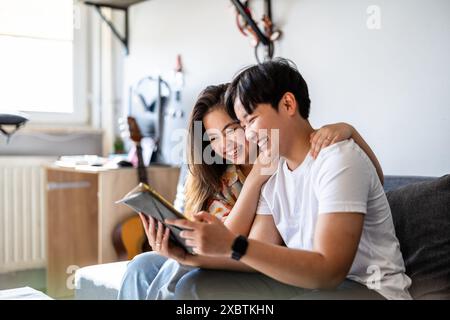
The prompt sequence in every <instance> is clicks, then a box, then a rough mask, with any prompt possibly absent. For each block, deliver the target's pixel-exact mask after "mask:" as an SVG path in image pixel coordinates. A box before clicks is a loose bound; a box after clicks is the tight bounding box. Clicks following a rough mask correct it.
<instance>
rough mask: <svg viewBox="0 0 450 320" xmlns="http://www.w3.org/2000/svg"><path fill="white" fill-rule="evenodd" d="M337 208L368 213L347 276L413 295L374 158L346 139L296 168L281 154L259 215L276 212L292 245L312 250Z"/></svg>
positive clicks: (383, 290) (388, 292)
mask: <svg viewBox="0 0 450 320" xmlns="http://www.w3.org/2000/svg"><path fill="white" fill-rule="evenodd" d="M333 212H360V213H363V214H365V217H364V225H363V231H362V235H361V240H360V243H359V246H358V251H357V253H356V256H355V259H354V261H353V264H352V266H351V269H350V272H349V273H348V275H347V278H348V279H350V280H353V281H356V282H359V283H362V284H364V285H366V286H367V287H368V288H371V289H374V290H376V291H377V292H378V293H380V294H381V295H383V296H384V297H385V298H388V299H411V296H410V294H409V292H408V288H409V286H410V285H411V279H410V278H409V277H408V276H407V275H406V274H405V265H404V262H403V258H402V254H401V252H400V245H399V242H398V239H397V237H396V236H395V229H394V224H393V221H392V216H391V210H390V208H389V204H388V201H387V198H386V195H385V193H384V190H383V187H382V185H381V183H380V180H379V179H378V176H377V173H376V170H375V167H374V166H373V164H372V162H371V161H370V159H369V158H368V157H367V155H366V154H365V153H364V151H362V150H361V148H360V147H359V146H358V145H357V144H356V143H355V142H354V141H353V140H351V139H350V140H346V141H342V142H339V143H336V144H333V145H331V146H329V147H327V148H324V149H323V150H321V151H320V153H319V155H318V157H317V159H316V160H314V159H313V158H312V157H311V156H310V155H309V154H308V155H307V156H306V158H305V160H304V161H303V163H302V164H301V165H300V166H298V167H297V168H296V169H295V170H292V171H291V170H289V168H288V166H287V164H286V161H285V160H284V159H281V161H280V163H279V166H278V169H277V171H276V173H275V174H274V175H273V176H272V177H270V179H269V180H268V181H267V182H266V184H265V185H264V187H263V189H262V191H261V197H260V200H259V204H258V209H257V213H258V214H272V215H273V218H274V221H275V224H276V226H277V229H278V231H279V232H280V235H281V237H282V238H283V240H284V242H285V244H286V245H287V246H288V247H289V248H294V249H302V250H310V251H312V250H313V240H314V230H315V226H316V221H317V218H318V216H319V215H321V214H327V213H333Z"/></svg>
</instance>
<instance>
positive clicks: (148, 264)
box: [118, 252, 193, 300]
mask: <svg viewBox="0 0 450 320" xmlns="http://www.w3.org/2000/svg"><path fill="white" fill-rule="evenodd" d="M192 269H193V268H191V267H187V266H183V265H181V264H179V263H178V262H176V261H175V260H172V259H168V258H166V257H163V256H160V255H159V254H157V253H155V252H145V253H142V254H139V255H137V256H136V257H134V258H133V260H131V261H130V262H129V263H128V265H127V270H126V272H125V274H124V276H123V278H122V284H121V286H120V289H119V294H118V299H120V300H144V299H145V300H168V299H173V298H174V292H175V287H176V284H177V283H178V280H179V279H180V278H181V277H182V276H184V275H185V274H186V273H188V272H189V271H191V270H192Z"/></svg>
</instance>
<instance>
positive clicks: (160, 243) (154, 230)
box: [139, 213, 188, 263]
mask: <svg viewBox="0 0 450 320" xmlns="http://www.w3.org/2000/svg"><path fill="white" fill-rule="evenodd" d="M139 217H140V218H141V221H142V224H143V226H144V230H145V234H146V235H147V239H148V243H149V244H150V247H151V248H152V250H153V251H155V252H157V253H158V254H160V255H162V256H165V257H167V258H172V259H174V260H176V261H178V262H179V263H184V262H185V260H186V256H187V255H188V254H187V253H186V251H184V249H182V248H180V247H178V246H175V245H173V244H172V243H170V241H169V236H170V229H169V228H165V227H164V225H163V224H162V223H161V222H159V221H158V222H157V221H156V219H154V218H152V217H148V218H147V216H146V215H144V214H142V213H139ZM147 219H148V220H147ZM156 226H158V227H156Z"/></svg>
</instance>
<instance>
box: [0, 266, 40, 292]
mask: <svg viewBox="0 0 450 320" xmlns="http://www.w3.org/2000/svg"><path fill="white" fill-rule="evenodd" d="M20 287H31V288H33V289H36V290H39V291H42V292H44V293H45V292H46V272H45V269H34V270H25V271H16V272H9V273H0V290H4V289H14V288H20Z"/></svg>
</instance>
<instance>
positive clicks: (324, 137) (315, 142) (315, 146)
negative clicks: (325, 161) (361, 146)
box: [310, 122, 354, 159]
mask: <svg viewBox="0 0 450 320" xmlns="http://www.w3.org/2000/svg"><path fill="white" fill-rule="evenodd" d="M353 132H354V129H353V127H352V126H351V125H349V124H347V123H343V122H340V123H335V124H329V125H326V126H323V127H322V128H320V129H319V130H316V131H314V132H313V133H311V137H310V142H311V151H310V153H311V156H312V157H313V158H314V159H316V158H317V155H318V154H319V152H320V150H322V149H323V148H326V147H328V146H329V145H332V144H335V143H337V142H340V141H344V140H347V139H350V138H351V137H352V135H353Z"/></svg>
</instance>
